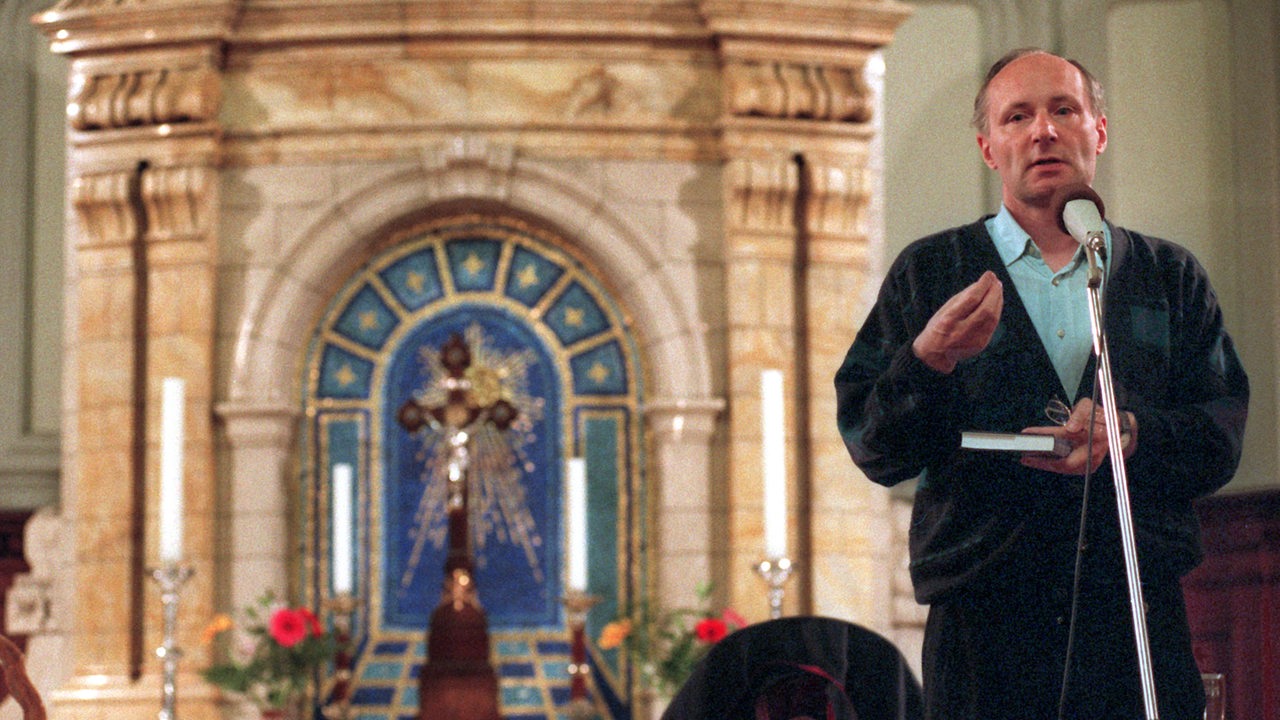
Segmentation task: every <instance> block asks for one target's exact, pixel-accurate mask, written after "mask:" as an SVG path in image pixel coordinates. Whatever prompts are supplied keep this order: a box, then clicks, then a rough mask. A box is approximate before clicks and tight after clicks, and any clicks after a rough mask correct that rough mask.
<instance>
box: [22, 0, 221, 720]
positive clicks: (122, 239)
mask: <svg viewBox="0 0 1280 720" xmlns="http://www.w3.org/2000/svg"><path fill="white" fill-rule="evenodd" d="M233 9H234V3H231V2H227V3H222V4H218V3H207V2H205V3H196V2H190V3H188V2H175V1H170V2H165V3H163V12H159V10H160V8H158V7H155V6H153V5H148V4H146V3H124V4H121V3H103V2H92V1H88V0H66V1H65V2H62V3H60V4H58V5H57V6H55V7H54V8H53V9H51V10H49V11H47V12H45V13H42V14H40V15H38V16H37V17H36V18H35V19H34V22H35V24H36V25H37V26H38V27H39V29H40V30H41V31H42V32H44V33H45V34H46V35H47V36H48V37H49V38H50V40H51V47H52V49H53V50H54V51H55V52H60V53H65V54H67V55H68V56H69V57H70V60H71V62H70V82H69V98H68V105H67V117H68V123H69V128H68V158H67V162H68V168H69V173H68V174H69V183H70V192H69V202H70V204H71V206H72V209H73V210H74V214H75V219H76V221H77V222H76V223H75V224H74V225H73V227H71V228H69V230H68V232H69V233H70V234H71V236H72V237H73V238H74V242H73V247H74V250H73V253H72V256H71V258H70V259H69V265H70V273H69V274H70V276H71V281H70V288H69V292H68V305H69V308H70V309H69V314H68V318H69V319H70V321H71V322H72V323H73V327H72V328H71V329H70V332H69V338H70V339H69V357H70V358H71V360H70V361H69V364H68V365H67V367H66V371H67V375H68V376H69V377H70V378H71V387H72V388H73V390H72V397H71V399H70V400H69V406H68V407H67V413H68V422H67V423H66V427H69V428H70V430H69V431H68V437H67V438H66V440H67V442H66V443H65V447H66V450H65V457H64V467H65V468H66V469H67V474H66V476H65V478H64V482H65V483H66V484H67V486H68V487H67V489H64V493H63V495H64V497H65V498H70V502H69V503H68V507H66V508H64V510H65V512H66V516H67V520H68V522H69V524H70V525H71V527H72V528H73V529H74V530H73V532H74V537H75V540H74V544H75V547H76V549H77V550H76V557H75V567H74V581H75V584H76V586H77V592H76V598H77V605H76V607H75V608H74V610H73V612H72V621H71V628H70V631H69V635H68V638H69V641H70V645H71V647H72V648H73V654H74V658H75V662H74V670H73V673H74V675H73V677H72V679H71V681H70V682H69V683H68V685H67V686H65V687H64V688H63V689H62V690H60V691H58V692H57V693H55V694H54V697H53V703H52V708H51V709H52V714H53V715H54V717H62V718H79V717H86V718H88V717H102V716H103V715H104V714H105V715H109V716H111V717H120V718H131V717H138V718H142V717H154V715H155V713H156V710H157V708H158V703H159V699H160V677H159V674H160V663H159V661H158V659H157V658H156V657H155V654H154V650H155V648H156V647H158V646H159V645H160V643H161V627H160V625H161V605H160V601H159V597H158V591H157V590H158V589H157V587H156V586H155V584H154V583H152V582H151V581H150V580H148V579H147V575H146V569H147V568H148V567H152V566H155V565H156V564H157V563H158V537H157V535H158V530H157V528H158V518H157V513H158V503H159V437H160V424H159V415H160V412H159V410H160V386H161V381H162V379H163V378H164V377H167V376H176V377H181V378H183V379H185V380H186V388H187V389H186V400H187V402H186V408H185V409H186V413H185V421H184V426H185V435H186V439H185V448H184V458H185V463H184V506H185V507H184V523H183V524H184V531H183V538H184V558H183V560H184V562H186V563H188V564H190V565H191V566H192V567H193V568H194V569H195V576H194V578H193V579H192V581H191V582H190V583H188V584H187V585H186V586H185V588H184V590H183V593H182V597H181V602H180V607H179V612H178V618H179V627H178V632H177V640H178V646H179V647H180V648H181V649H182V650H183V651H184V652H185V653H186V655H185V657H184V658H183V659H182V662H181V664H180V682H179V686H180V691H179V693H178V698H179V703H180V707H181V715H183V716H184V718H204V717H213V716H214V715H215V710H214V707H213V704H212V701H211V700H212V693H210V692H209V691H208V688H206V687H204V686H203V684H202V683H199V682H198V680H197V679H196V678H195V675H194V670H195V669H196V668H198V667H199V666H202V665H203V664H204V658H203V657H202V656H201V655H200V651H201V647H200V642H199V630H200V628H201V627H202V626H203V624H204V623H205V622H206V621H207V619H208V618H209V616H210V615H211V613H212V609H213V608H212V590H211V589H212V587H213V583H214V577H213V565H212V552H213V547H214V525H213V523H212V522H211V521H210V518H211V517H212V509H213V504H214V488H215V484H214V461H213V452H212V449H213V430H212V411H211V399H212V379H213V333H214V317H215V314H214V299H213V295H214V279H215V277H214V276H215V267H216V265H215V263H216V255H217V253H216V251H217V235H216V229H217V217H216V208H217V173H216V162H217V155H218V152H217V150H218V143H219V137H218V129H217V123H216V118H217V110H218V106H219V103H220V95H219V82H218V69H217V65H218V62H219V58H220V48H219V38H220V37H223V36H224V35H225V34H226V32H227V29H228V28H229V27H230V17H231V12H232V10H233Z"/></svg>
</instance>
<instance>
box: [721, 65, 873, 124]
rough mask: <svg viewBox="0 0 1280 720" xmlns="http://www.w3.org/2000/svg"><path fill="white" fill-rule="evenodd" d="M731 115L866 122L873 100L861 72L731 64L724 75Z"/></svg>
mask: <svg viewBox="0 0 1280 720" xmlns="http://www.w3.org/2000/svg"><path fill="white" fill-rule="evenodd" d="M724 74H725V94H726V97H725V102H726V107H727V111H728V113H729V114H730V115H734V116H738V117H753V116H755V117H767V118H777V119H788V120H796V119H805V120H826V121H837V122H854V123H864V122H867V121H869V120H870V119H871V114H872V105H873V98H872V95H871V90H870V88H869V87H868V85H867V83H866V81H865V80H864V79H863V76H862V68H861V67H860V66H859V67H842V66H837V65H824V64H814V63H800V62H783V61H732V62H730V63H728V64H727V65H726V67H725V70H724Z"/></svg>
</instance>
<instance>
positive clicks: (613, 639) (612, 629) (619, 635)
mask: <svg viewBox="0 0 1280 720" xmlns="http://www.w3.org/2000/svg"><path fill="white" fill-rule="evenodd" d="M630 634H631V620H630V619H622V620H614V621H613V622H611V623H608V624H606V625H605V626H604V629H602V630H601V631H600V649H601V650H612V649H614V648H616V647H618V646H620V645H622V641H623V640H626V639H627V636H629V635H630Z"/></svg>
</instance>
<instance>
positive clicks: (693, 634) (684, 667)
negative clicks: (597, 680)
mask: <svg viewBox="0 0 1280 720" xmlns="http://www.w3.org/2000/svg"><path fill="white" fill-rule="evenodd" d="M710 601H711V585H710V583H703V584H701V585H699V586H698V605H699V607H696V608H687V607H677V608H660V607H659V608H655V607H654V606H653V604H652V603H650V602H649V601H648V600H647V599H644V600H641V601H639V602H637V603H636V604H635V606H634V607H633V608H632V611H631V612H630V613H628V614H626V615H624V616H622V617H620V618H617V619H615V620H614V621H613V622H610V623H608V624H607V625H606V626H605V627H604V629H603V630H602V631H601V633H600V639H599V645H600V647H601V648H602V649H605V650H609V649H613V648H621V649H622V650H623V652H625V653H626V654H627V656H628V657H629V658H631V660H632V662H634V663H635V664H636V669H637V672H638V674H639V680H640V685H641V686H642V687H645V688H648V689H651V690H654V691H657V692H659V693H662V694H667V695H670V694H673V693H674V692H675V691H676V690H678V689H679V688H680V686H681V685H683V684H684V681H685V680H686V679H688V677H689V675H690V674H691V673H692V672H693V670H694V668H695V667H696V666H697V665H698V662H699V661H700V660H702V658H703V656H704V655H706V654H707V651H708V650H710V649H711V646H712V645H714V644H715V643H717V642H719V641H720V639H721V638H723V637H724V635H725V634H726V633H728V632H732V631H733V630H736V629H738V628H740V627H743V626H744V625H746V620H744V619H743V618H742V616H740V615H738V614H737V613H735V612H734V611H732V610H728V609H726V610H724V611H722V612H721V613H719V614H717V613H715V612H713V611H712V610H711V609H710Z"/></svg>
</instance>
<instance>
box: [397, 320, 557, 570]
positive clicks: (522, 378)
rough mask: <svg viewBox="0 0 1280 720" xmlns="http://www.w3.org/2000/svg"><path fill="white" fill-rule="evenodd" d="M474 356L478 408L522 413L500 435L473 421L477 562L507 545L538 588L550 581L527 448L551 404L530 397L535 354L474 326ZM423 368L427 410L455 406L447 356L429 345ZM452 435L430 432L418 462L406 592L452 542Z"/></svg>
mask: <svg viewBox="0 0 1280 720" xmlns="http://www.w3.org/2000/svg"><path fill="white" fill-rule="evenodd" d="M464 340H465V343H466V345H467V347H469V348H470V350H471V364H470V366H469V367H468V368H467V370H466V373H465V378H464V379H465V381H466V384H467V387H468V390H469V392H470V393H471V396H472V397H471V399H472V401H473V403H474V404H475V405H476V406H478V407H490V406H492V405H493V404H494V403H496V402H497V401H499V400H506V401H507V402H508V403H510V404H511V405H512V406H514V407H515V409H516V410H517V412H518V415H517V417H516V419H515V421H514V422H513V423H511V425H510V427H509V428H508V429H506V430H505V431H504V430H500V429H498V428H497V427H495V426H494V424H493V423H490V422H483V421H478V422H473V423H471V424H470V425H468V426H467V427H465V428H462V429H463V430H465V431H466V432H467V433H468V434H469V435H470V438H471V442H470V451H469V461H470V478H469V482H470V488H469V490H468V495H469V499H468V504H469V505H470V512H469V515H470V517H469V523H468V524H469V525H470V532H471V539H472V540H473V541H474V543H475V555H476V560H477V561H478V562H480V563H481V564H483V562H484V550H485V548H486V546H487V545H488V542H489V540H490V538H493V539H495V540H496V541H497V542H499V543H504V544H512V545H516V546H519V547H520V548H521V550H522V551H523V553H524V556H525V560H526V561H527V562H528V565H529V569H530V572H532V573H533V577H534V579H535V580H536V581H537V582H542V580H543V572H542V564H541V562H540V561H539V555H538V550H539V549H540V548H541V547H542V536H541V535H540V534H539V532H538V527H537V523H536V521H535V520H534V517H533V514H532V513H531V512H530V511H529V504H528V501H527V490H526V487H525V485H524V483H523V482H522V479H523V478H524V475H525V474H526V473H532V472H534V471H535V470H536V469H537V467H536V465H535V464H534V463H533V461H532V460H531V459H530V458H529V456H528V453H527V452H526V449H527V448H528V447H529V446H530V445H531V444H532V443H533V441H534V440H535V439H536V436H535V435H534V428H535V427H536V425H537V423H538V421H539V420H541V419H542V415H543V406H544V403H545V401H544V399H543V398H541V397H533V396H531V395H530V394H529V392H528V385H529V368H530V367H531V366H532V365H533V364H534V363H536V362H537V355H536V353H535V352H534V351H533V350H529V349H526V350H519V351H516V352H511V353H504V352H502V351H500V350H498V349H496V348H493V347H491V345H490V343H489V341H488V338H486V336H485V333H484V329H483V328H482V327H481V326H480V325H479V324H478V323H473V324H471V325H470V326H468V327H467V328H466V330H465V331H464ZM418 361H419V363H420V364H421V367H422V369H423V374H424V375H425V376H426V380H425V382H424V383H423V385H422V386H421V387H419V388H418V389H417V391H416V392H415V393H414V396H415V398H416V399H417V401H418V404H419V405H420V406H422V407H440V406H444V405H445V404H446V403H447V402H448V397H447V396H448V392H449V382H448V381H449V372H448V370H447V369H446V368H445V366H444V363H443V362H442V359H441V349H440V348H433V347H429V346H425V345H424V346H423V347H421V348H419V349H418ZM451 433H452V429H450V428H447V427H442V426H439V425H436V426H434V427H433V426H431V425H427V426H424V427H423V428H422V432H421V434H420V437H421V441H422V446H421V447H420V448H419V449H418V452H417V459H418V461H419V462H421V463H422V467H423V471H422V475H421V477H420V480H421V482H422V495H421V496H420V498H419V500H418V506H417V508H416V509H415V511H414V522H413V525H412V526H411V527H410V528H409V530H408V533H409V536H410V538H411V539H412V541H413V548H412V550H411V552H410V554H409V557H408V561H407V563H406V564H405V569H404V572H403V573H402V575H401V578H400V591H401V593H404V592H405V591H407V590H408V589H409V587H410V585H411V584H412V582H413V578H414V574H415V573H416V571H417V569H418V566H419V565H420V564H421V560H422V555H423V552H424V551H425V550H426V547H427V543H430V544H431V547H433V548H435V549H437V550H439V549H441V548H443V547H444V546H445V545H446V543H447V542H448V531H449V527H448V502H449V480H448V473H449V458H450V446H449V438H450V435H451Z"/></svg>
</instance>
